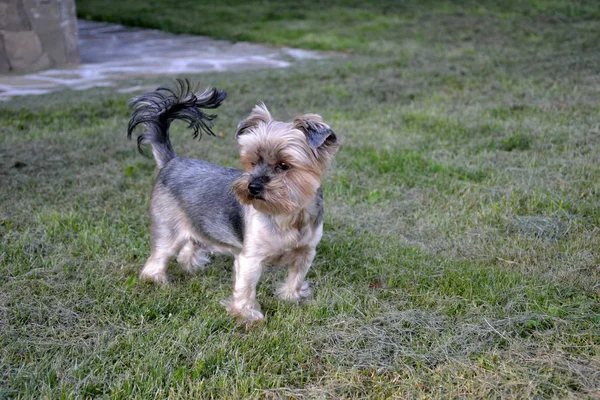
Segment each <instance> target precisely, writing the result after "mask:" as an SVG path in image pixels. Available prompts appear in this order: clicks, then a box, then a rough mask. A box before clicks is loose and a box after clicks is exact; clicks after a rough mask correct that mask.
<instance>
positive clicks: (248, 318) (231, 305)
mask: <svg viewBox="0 0 600 400" xmlns="http://www.w3.org/2000/svg"><path fill="white" fill-rule="evenodd" d="M221 304H222V305H224V306H225V308H227V312H229V314H231V315H233V316H234V317H236V318H237V319H239V320H241V321H242V322H244V323H246V325H252V324H254V323H258V322H262V321H264V320H265V316H264V315H263V313H262V312H261V311H260V306H259V305H258V303H257V302H254V303H253V304H244V305H240V304H236V303H235V302H234V301H233V300H223V301H221Z"/></svg>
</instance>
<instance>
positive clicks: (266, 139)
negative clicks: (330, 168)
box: [232, 108, 328, 214]
mask: <svg viewBox="0 0 600 400" xmlns="http://www.w3.org/2000/svg"><path fill="white" fill-rule="evenodd" d="M255 110H256V108H255ZM265 111H266V109H265ZM266 112H267V113H268V111H266ZM252 115H254V112H253V114H252ZM269 115H270V114H269ZM255 122H256V121H255ZM245 129H246V131H245V132H244V133H243V134H242V135H241V136H239V137H238V141H239V144H240V156H241V161H242V164H243V165H244V170H245V171H246V172H247V173H246V174H244V175H243V176H242V177H240V178H239V179H238V180H237V181H236V182H235V183H234V184H233V186H232V189H233V192H234V194H235V195H236V197H237V198H238V200H239V201H240V203H242V204H245V205H252V206H254V208H256V209H257V210H258V211H261V212H263V213H266V214H289V213H293V212H295V211H297V210H299V209H301V208H303V207H305V206H306V204H308V202H309V201H310V200H311V199H313V198H314V197H315V195H316V192H317V189H318V188H319V186H320V185H321V175H322V174H323V172H324V171H325V167H326V165H327V162H328V160H319V158H318V157H319V152H318V151H316V149H313V148H311V147H310V146H309V144H308V141H307V138H306V134H305V133H304V132H303V131H301V130H300V129H297V128H296V126H295V125H294V124H290V123H284V122H278V121H273V120H269V121H264V120H260V121H258V122H256V124H255V125H253V126H246V127H245ZM260 162H264V163H267V164H268V165H270V166H271V168H273V169H275V167H276V166H277V165H278V164H279V163H280V162H285V163H287V164H288V165H289V166H290V169H289V170H287V171H283V172H279V173H278V172H275V171H273V173H271V174H269V178H270V180H269V182H268V183H267V184H265V189H264V192H263V194H262V199H255V198H253V197H252V196H250V195H249V193H248V184H249V183H250V182H251V180H252V177H253V172H254V164H258V163H260Z"/></svg>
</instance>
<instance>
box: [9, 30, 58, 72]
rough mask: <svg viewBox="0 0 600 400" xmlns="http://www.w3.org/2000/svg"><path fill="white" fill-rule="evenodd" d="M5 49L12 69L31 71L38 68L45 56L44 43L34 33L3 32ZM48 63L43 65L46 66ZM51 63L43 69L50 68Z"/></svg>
mask: <svg viewBox="0 0 600 400" xmlns="http://www.w3.org/2000/svg"><path fill="white" fill-rule="evenodd" d="M2 36H3V39H4V49H5V51H6V56H7V57H8V60H9V63H10V66H11V68H12V69H30V68H32V66H38V65H39V64H40V63H39V61H40V59H41V58H42V56H43V55H44V51H43V50H42V43H41V42H40V39H39V38H38V36H37V34H36V33H35V32H34V31H17V32H12V31H3V32H2ZM45 64H48V63H42V65H45ZM50 65H51V63H49V64H48V65H45V66H44V67H42V68H47V67H50Z"/></svg>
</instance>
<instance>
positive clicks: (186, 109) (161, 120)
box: [127, 79, 227, 168]
mask: <svg viewBox="0 0 600 400" xmlns="http://www.w3.org/2000/svg"><path fill="white" fill-rule="evenodd" d="M196 89H197V88H193V87H191V85H190V83H189V82H188V81H187V80H181V79H177V84H176V85H175V87H174V88H167V87H160V88H158V89H156V90H155V91H154V92H148V93H145V94H143V95H141V96H139V97H136V98H134V99H132V100H131V102H130V103H129V105H131V106H132V107H133V112H132V115H131V120H130V121H129V127H128V129H127V137H128V138H129V139H131V134H132V132H133V130H134V129H135V127H136V126H138V125H140V124H142V125H144V128H145V131H144V133H142V134H141V135H139V136H138V138H137V142H138V150H139V152H140V153H141V154H144V155H145V153H144V150H143V148H142V145H143V144H144V143H149V144H150V145H151V146H152V154H154V158H155V160H156V164H157V165H158V168H162V167H163V166H165V165H166V164H167V163H168V162H169V161H171V160H172V159H173V158H174V157H175V151H174V150H173V147H172V146H171V141H170V140H169V126H170V125H171V122H173V121H174V120H176V119H180V120H183V121H185V122H187V123H188V124H189V125H188V128H191V129H192V130H193V131H194V138H197V137H201V136H202V133H203V132H204V133H207V134H209V135H213V136H214V133H213V132H212V130H211V128H212V122H211V121H212V120H213V119H215V118H216V117H217V116H216V115H214V114H206V113H205V112H204V111H202V110H201V108H207V109H210V108H217V107H219V106H220V105H221V103H222V102H223V100H225V97H226V96H227V94H226V93H225V92H224V91H223V90H218V89H214V88H207V89H205V90H204V91H202V92H198V91H197V90H196Z"/></svg>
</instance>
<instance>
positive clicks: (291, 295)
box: [277, 281, 312, 301]
mask: <svg viewBox="0 0 600 400" xmlns="http://www.w3.org/2000/svg"><path fill="white" fill-rule="evenodd" d="M277 296H278V297H279V298H280V299H281V300H286V301H301V300H309V299H310V298H311V297H312V289H311V288H310V285H309V284H308V282H306V281H304V282H303V283H302V286H301V287H300V289H296V288H295V287H292V288H290V287H289V286H288V285H283V286H281V287H280V288H279V290H278V291H277Z"/></svg>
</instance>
